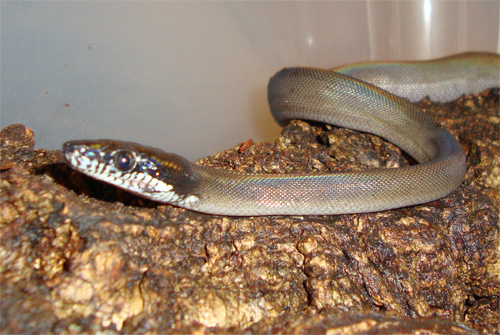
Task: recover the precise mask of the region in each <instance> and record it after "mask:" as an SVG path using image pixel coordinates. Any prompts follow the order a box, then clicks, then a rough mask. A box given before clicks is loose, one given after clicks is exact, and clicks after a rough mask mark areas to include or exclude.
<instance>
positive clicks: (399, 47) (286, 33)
mask: <svg viewBox="0 0 500 335" xmlns="http://www.w3.org/2000/svg"><path fill="white" fill-rule="evenodd" d="M0 6H1V7H0V10H1V40H0V42H1V62H0V64H1V83H0V84H1V86H0V90H1V100H0V110H1V118H0V123H1V127H4V126H6V125H8V124H11V123H23V124H25V125H27V126H29V127H30V128H32V129H33V130H34V131H35V136H36V140H37V146H38V147H44V148H50V149H54V148H60V146H61V144H62V143H63V142H64V141H66V140H70V139H79V138H115V139H124V140H131V141H136V142H141V143H144V144H148V145H154V146H157V147H160V148H163V149H165V150H167V151H170V152H176V153H179V154H182V155H184V156H186V157H188V158H190V159H194V158H199V157H202V156H205V155H208V154H213V153H216V152H217V151H219V150H221V149H224V148H228V147H231V146H234V145H236V144H237V143H238V142H240V141H245V140H247V139H249V138H253V139H254V140H257V141H259V140H272V139H273V138H274V137H275V136H276V135H277V134H278V133H279V130H280V128H279V127H278V126H277V125H275V124H274V122H273V120H272V117H271V116H270V114H269V110H268V107H267V101H266V85H267V81H268V79H269V77H270V76H271V75H272V74H274V73H275V72H276V71H278V70H279V69H281V68H283V67H285V66H293V65H305V66H315V67H326V68H330V67H334V66H337V65H342V64H346V63H350V62H355V61H361V60H369V59H410V58H411V59H423V58H430V57H438V56H443V55H446V54H451V53H456V52H461V51H466V50H485V51H498V47H499V45H500V42H499V34H500V33H499V31H500V28H499V16H500V6H499V2H498V1H400V2H399V1H341V2H340V1H339V2H336V1H330V2H239V1H238V2H222V1H221V2H97V1H89V2H78V1H77V2H69V1H56V2H44V1H41V2H40V1H36V2H18V1H12V2H6V1H2V2H1V4H0Z"/></svg>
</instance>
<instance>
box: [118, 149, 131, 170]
mask: <svg viewBox="0 0 500 335" xmlns="http://www.w3.org/2000/svg"><path fill="white" fill-rule="evenodd" d="M113 159H114V164H115V166H116V168H117V169H118V170H120V171H124V172H125V171H130V170H132V169H133V168H134V167H135V163H136V161H135V156H134V154H133V153H131V152H130V151H125V150H123V151H118V152H116V153H115V154H114V158H113Z"/></svg>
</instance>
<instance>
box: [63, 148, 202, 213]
mask: <svg viewBox="0 0 500 335" xmlns="http://www.w3.org/2000/svg"><path fill="white" fill-rule="evenodd" d="M63 154H64V157H65V159H66V161H67V163H68V164H69V165H70V166H71V167H72V168H74V169H75V170H77V171H80V172H82V173H84V174H86V175H88V176H90V177H93V178H95V179H98V180H101V181H104V182H107V183H109V184H112V185H115V186H117V187H120V188H122V189H125V190H127V191H129V192H131V193H134V194H137V195H140V196H143V197H145V198H148V199H151V200H155V201H161V202H164V203H169V204H172V205H176V206H185V205H193V204H194V203H196V202H197V201H198V200H199V198H198V196H197V195H195V194H193V193H192V190H193V186H194V184H195V178H194V174H193V173H192V165H191V163H190V162H189V161H188V160H186V159H185V158H183V157H181V156H178V155H175V154H171V153H166V152H164V151H162V150H160V149H157V148H153V147H147V146H144V145H141V144H137V143H133V142H122V141H114V140H80V141H70V142H66V143H64V145H63Z"/></svg>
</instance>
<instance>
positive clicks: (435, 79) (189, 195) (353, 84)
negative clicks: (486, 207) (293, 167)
mask: <svg viewBox="0 0 500 335" xmlns="http://www.w3.org/2000/svg"><path fill="white" fill-rule="evenodd" d="M493 87H500V55H497V54H492V53H465V54H459V55H454V56H450V57H446V58H441V59H436V60H430V61H420V62H391V63H381V62H368V63H358V64H353V65H349V66H344V67H340V68H336V69H333V70H319V69H312V68H286V69H283V70H281V71H280V72H278V73H277V74H275V75H274V76H273V77H272V78H271V80H270V82H269V85H268V100H269V105H270V108H271V112H272V114H273V116H274V118H275V119H276V120H277V121H278V122H279V123H280V124H285V123H287V122H288V121H289V120H292V119H306V120H315V121H320V122H325V123H331V124H335V125H339V126H342V127H347V128H351V129H355V130H360V131H365V132H370V133H373V134H376V135H379V136H382V137H384V138H385V139H387V140H388V141H390V142H392V143H394V144H395V145H397V146H398V147H400V148H401V149H402V150H404V151H405V152H407V153H408V154H409V155H411V156H412V157H413V158H414V159H415V160H416V161H417V162H418V164H416V165H413V166H409V167H403V168H396V169H374V170H368V171H360V172H345V173H331V174H328V173H323V174H294V175H270V174H244V173H236V172H232V171H226V170H220V169H215V168H210V167H202V166H198V165H195V164H193V163H191V162H189V161H187V160H186V159H184V158H182V157H180V156H178V155H175V154H170V153H165V152H163V151H161V150H159V149H156V148H151V147H146V146H142V145H140V144H136V143H131V142H121V141H112V140H82V141H71V142H67V143H65V144H64V146H63V152H64V155H65V157H66V160H67V162H68V163H69V164H70V165H71V166H72V167H73V168H75V169H77V170H79V171H81V172H83V173H85V174H87V175H90V176H92V177H94V178H96V179H99V180H103V181H106V182H108V183H111V184H113V185H116V186H118V187H121V188H124V189H126V190H128V191H130V192H132V193H135V194H138V195H141V196H144V197H146V198H149V199H153V200H156V201H160V202H164V203H169V204H173V205H176V206H180V207H184V208H188V209H192V210H195V211H200V212H205V213H211V214H223V215H238V216H251V215H278V214H280V215H310V214H344V213H360V212H374V211H382V210H386V209H392V208H398V207H404V206H410V205H415V204H420V203H425V202H429V201H432V200H436V199H439V198H441V197H444V196H446V195H448V194H449V193H450V192H452V191H454V190H455V189H456V188H457V187H458V186H459V185H460V184H461V182H462V180H463V178H464V176H465V171H466V162H465V154H464V151H463V149H462V147H461V146H460V143H459V142H458V141H457V140H456V139H455V137H454V136H453V135H452V134H450V133H449V132H448V131H447V130H445V129H443V128H441V127H439V126H438V125H437V124H436V122H435V121H434V120H432V119H431V118H430V117H428V116H426V115H425V114H424V113H423V112H422V111H420V110H419V109H417V108H416V107H415V106H414V105H413V104H412V103H410V102H409V101H418V100H421V99H422V98H424V97H425V96H429V97H430V99H431V100H433V101H440V102H446V101H451V100H454V99H456V98H458V97H459V96H461V95H462V94H471V93H479V92H481V91H483V90H485V89H488V88H493ZM389 92H392V93H389ZM396 95H398V96H396ZM399 96H401V97H404V98H406V99H408V100H409V101H408V100H406V99H404V98H401V97H399Z"/></svg>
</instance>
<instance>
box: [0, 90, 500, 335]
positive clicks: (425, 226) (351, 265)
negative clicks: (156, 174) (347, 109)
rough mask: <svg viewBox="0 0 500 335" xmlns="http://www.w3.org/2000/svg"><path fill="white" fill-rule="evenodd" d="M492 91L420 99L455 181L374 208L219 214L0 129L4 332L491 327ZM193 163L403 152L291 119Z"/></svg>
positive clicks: (496, 175)
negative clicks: (463, 174) (443, 133)
mask: <svg viewBox="0 0 500 335" xmlns="http://www.w3.org/2000/svg"><path fill="white" fill-rule="evenodd" d="M498 102H499V97H498V91H495V90H492V91H489V92H486V93H484V94H482V95H480V96H471V97H466V98H462V99H460V100H458V101H457V102H456V103H452V104H446V105H438V106H436V105H432V104H430V103H429V102H427V101H424V102H422V103H420V106H421V107H422V108H423V109H426V110H427V112H428V113H430V114H431V115H432V116H433V117H435V118H436V120H437V121H439V122H440V123H441V124H442V125H443V126H444V127H446V128H447V129H450V130H451V131H452V132H453V133H454V134H455V135H456V136H457V137H458V138H459V139H460V141H461V143H462V145H463V146H464V148H465V149H466V151H467V153H468V167H469V170H468V173H467V178H466V180H465V182H464V183H463V185H462V186H461V187H460V188H459V189H458V190H457V191H456V192H454V193H453V194H451V195H450V196H449V197H446V198H444V199H441V200H438V201H434V202H432V203H429V204H425V205H420V206H414V207H409V208H403V209H398V210H391V211H385V212H380V213H373V214H357V215H339V216H292V217H286V216H269V217H247V218H233V217H223V216H212V215H205V214H200V213H195V212H190V211H187V210H184V209H180V208H175V207H172V206H166V205H161V204H157V203H154V202H150V201H147V200H143V199H140V198H138V197H135V196H133V195H130V194H128V193H126V192H123V191H120V190H118V189H116V188H114V187H112V186H109V185H106V184H103V183H100V182H98V181H95V180H93V179H90V178H87V177H85V176H83V175H81V174H79V173H77V172H75V171H72V170H71V169H70V168H69V167H67V166H66V165H65V164H63V163H62V161H61V157H60V153H59V152H58V151H46V150H43V149H36V150H35V149H33V145H34V139H33V133H32V132H31V131H30V130H29V129H27V128H25V127H24V126H22V125H12V126H9V127H7V128H5V129H3V130H2V133H1V147H0V150H1V158H2V161H1V163H0V172H1V184H0V199H1V200H0V201H1V202H0V207H1V214H0V241H1V246H0V248H1V249H0V270H1V278H0V280H1V283H0V284H1V306H0V307H1V315H0V331H1V332H2V333H48V332H54V333H75V334H78V333H96V332H98V331H102V330H107V331H108V332H109V333H132V332H133V333H146V332H148V333H193V332H196V333H214V334H222V333H224V334H225V333H245V334H253V333H255V334H257V333H270V334H281V333H300V334H309V333H315V334H326V333H328V334H344V333H354V334H375V333H384V334H396V333H398V334H399V333H408V334H421V333H429V334H471V333H475V332H476V331H477V332H484V333H497V334H499V330H498V324H499V321H500V317H499V312H500V311H499V307H498V306H499V294H500V281H499V273H500V262H499V252H500V250H499V249H500V248H499V223H498V208H499V206H500V193H499V191H500V152H499V151H500V140H499V123H500V116H499V112H498V109H499V103H498ZM199 163H200V164H205V165H211V166H217V167H219V168H227V169H235V170H238V171H248V172H268V173H294V172H299V171H315V172H316V171H340V170H356V169H367V168H374V167H377V168H378V167H398V166H403V165H406V164H408V160H407V157H405V156H403V155H401V152H400V151H399V150H398V149H397V148H396V147H394V146H393V145H391V144H389V143H386V142H384V141H383V140H381V139H380V138H378V137H376V136H372V135H368V134H360V133H356V132H353V131H349V130H346V129H339V128H335V127H332V126H325V125H320V124H310V123H306V122H301V121H295V122H292V123H291V124H290V125H289V126H288V127H286V128H285V129H284V130H283V132H282V134H281V135H280V136H279V137H278V139H277V140H276V142H275V144H268V143H258V144H250V145H249V146H247V145H246V148H244V150H240V151H238V147H236V148H234V149H231V150H227V151H225V152H222V153H220V154H218V155H216V156H214V157H212V158H208V159H204V160H202V161H200V162H199Z"/></svg>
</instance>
